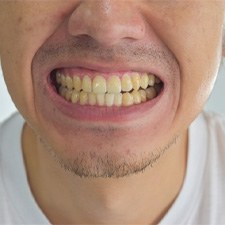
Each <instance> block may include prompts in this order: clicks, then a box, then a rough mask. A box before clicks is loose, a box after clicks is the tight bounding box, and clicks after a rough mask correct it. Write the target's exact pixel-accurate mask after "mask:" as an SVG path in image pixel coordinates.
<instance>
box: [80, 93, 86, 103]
mask: <svg viewBox="0 0 225 225" xmlns="http://www.w3.org/2000/svg"><path fill="white" fill-rule="evenodd" d="M87 103H88V93H87V92H84V91H81V92H80V104H81V105H86V104H87Z"/></svg>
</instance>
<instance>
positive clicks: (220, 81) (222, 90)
mask: <svg viewBox="0 0 225 225" xmlns="http://www.w3.org/2000/svg"><path fill="white" fill-rule="evenodd" d="M0 103H1V104H0V122H1V121H2V120H4V119H5V118H7V117H8V116H9V115H10V114H12V113H13V112H15V111H16V108H15V106H14V104H13V102H12V101H11V98H10V96H9V94H8V92H7V88H6V86H5V83H4V79H3V76H2V70H1V67H0ZM190 107H191V106H190ZM205 109H206V110H211V111H216V112H219V113H222V114H224V115H225V59H223V63H222V65H221V67H220V72H219V75H218V78H217V81H216V85H215V87H214V90H213V92H212V94H211V96H210V98H209V101H208V103H207V104H206V107H205Z"/></svg>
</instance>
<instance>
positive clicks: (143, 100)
mask: <svg viewBox="0 0 225 225" xmlns="http://www.w3.org/2000/svg"><path fill="white" fill-rule="evenodd" d="M138 92H139V93H140V95H141V102H146V100H147V96H146V92H145V91H144V90H139V91H138Z"/></svg>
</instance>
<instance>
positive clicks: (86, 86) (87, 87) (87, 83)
mask: <svg viewBox="0 0 225 225" xmlns="http://www.w3.org/2000/svg"><path fill="white" fill-rule="evenodd" d="M82 90H83V91H84V92H88V93H89V92H91V91H92V84H91V78H90V77H89V76H84V77H83V80H82Z"/></svg>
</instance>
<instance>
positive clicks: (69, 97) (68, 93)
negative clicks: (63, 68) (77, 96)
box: [65, 90, 73, 101]
mask: <svg viewBox="0 0 225 225" xmlns="http://www.w3.org/2000/svg"><path fill="white" fill-rule="evenodd" d="M72 93H73V91H72V90H67V91H66V95H65V99H66V100H67V101H70V100H71V96H72Z"/></svg>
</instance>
